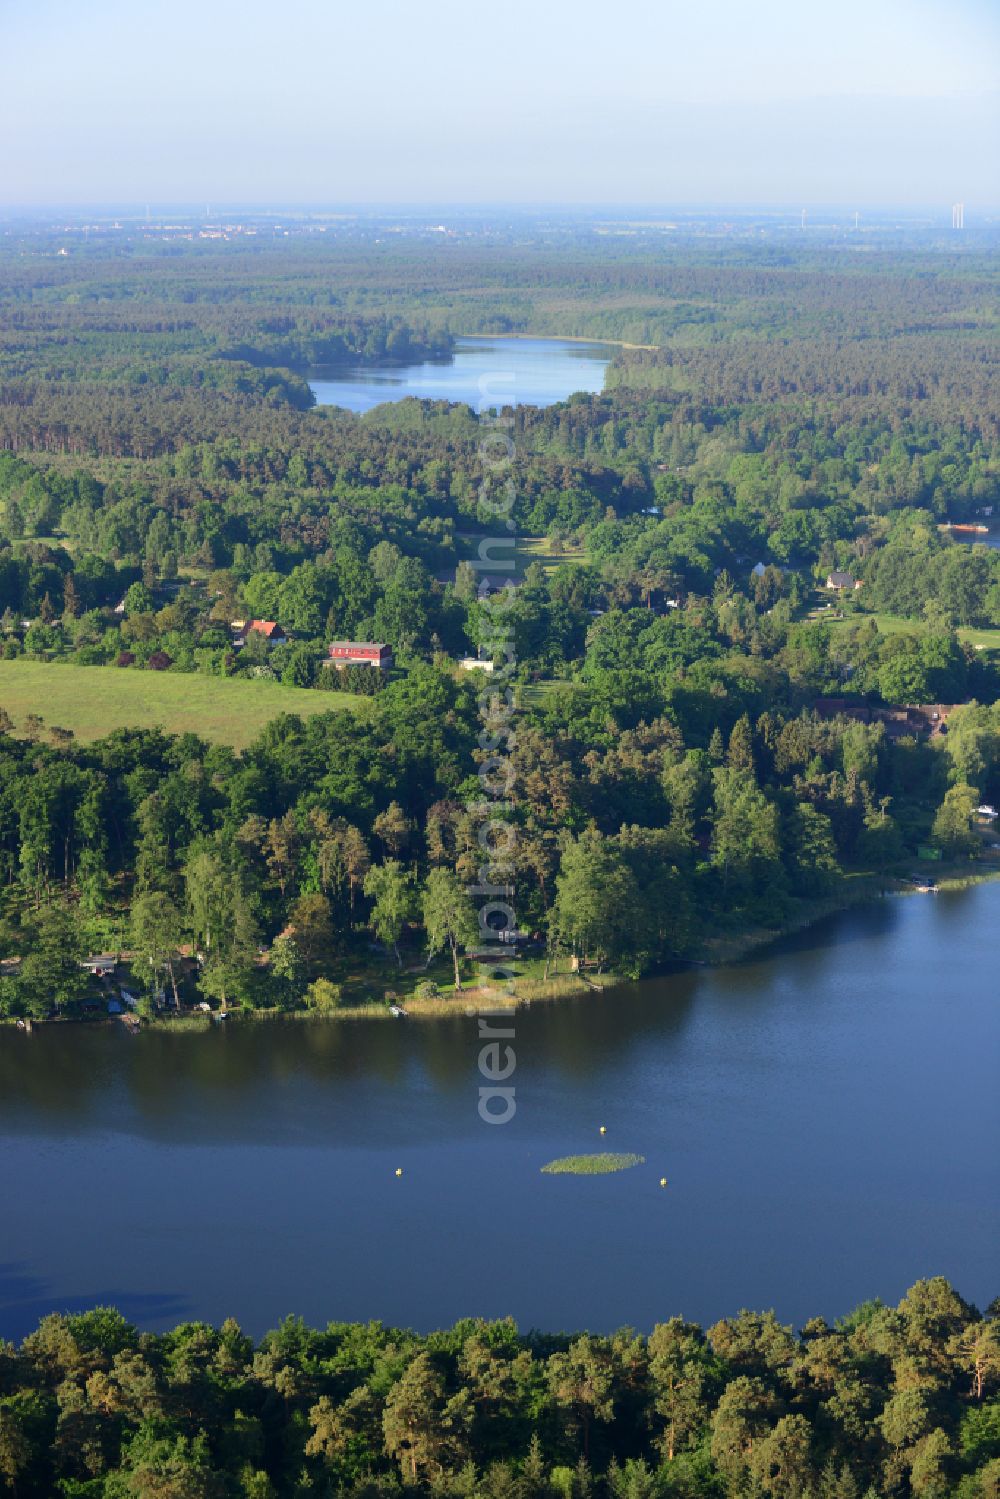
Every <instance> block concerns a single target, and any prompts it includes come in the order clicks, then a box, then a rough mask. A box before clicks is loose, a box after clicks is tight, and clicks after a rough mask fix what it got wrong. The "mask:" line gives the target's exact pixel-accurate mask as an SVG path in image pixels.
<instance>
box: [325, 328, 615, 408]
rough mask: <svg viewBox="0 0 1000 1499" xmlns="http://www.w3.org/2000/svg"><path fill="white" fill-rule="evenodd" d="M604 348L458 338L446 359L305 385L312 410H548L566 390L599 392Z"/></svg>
mask: <svg viewBox="0 0 1000 1499" xmlns="http://www.w3.org/2000/svg"><path fill="white" fill-rule="evenodd" d="M611 355H612V350H611V349H610V348H609V347H608V346H607V345H606V344H598V343H593V344H591V343H574V342H571V341H570V340H568V339H564V338H459V339H456V340H455V352H454V355H452V356H451V357H450V358H447V359H440V360H436V359H429V360H426V361H425V362H424V363H423V364H402V365H400V364H396V365H381V366H380V365H371V364H352V365H345V366H344V367H342V368H336V369H334V368H328V369H324V370H314V371H313V372H312V375H311V377H310V380H309V384H310V386H311V388H312V390H313V391H314V392H315V395H316V400H317V403H318V404H319V405H320V406H345V407H347V409H348V410H349V411H370V410H371V409H372V407H373V406H381V405H382V404H383V402H385V401H402V400H403V399H404V397H406V396H419V397H421V398H422V399H426V400H431V401H464V402H465V403H466V404H467V405H469V406H471V407H472V408H473V410H475V411H480V410H483V411H485V410H488V409H489V408H490V407H492V406H552V405H554V404H555V402H556V401H565V400H566V398H567V396H571V395H572V394H573V392H574V391H578V390H586V391H600V390H603V388H604V371H605V369H606V368H607V366H608V364H609V362H610V360H611Z"/></svg>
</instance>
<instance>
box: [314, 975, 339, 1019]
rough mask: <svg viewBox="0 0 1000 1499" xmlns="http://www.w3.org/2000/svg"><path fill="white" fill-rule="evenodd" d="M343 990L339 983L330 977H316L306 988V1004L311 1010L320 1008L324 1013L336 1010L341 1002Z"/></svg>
mask: <svg viewBox="0 0 1000 1499" xmlns="http://www.w3.org/2000/svg"><path fill="white" fill-rule="evenodd" d="M342 993H343V991H342V989H341V986H340V985H339V984H334V983H332V982H331V980H330V979H315V980H314V981H313V982H312V983H311V984H310V985H309V987H308V989H307V990H306V1004H307V1005H308V1006H309V1008H310V1010H318V1011H319V1012H320V1013H324V1012H326V1011H328V1010H335V1009H336V1008H337V1007H338V1005H339V1004H340V1000H341V995H342Z"/></svg>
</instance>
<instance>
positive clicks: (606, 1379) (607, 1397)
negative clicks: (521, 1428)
mask: <svg viewBox="0 0 1000 1499" xmlns="http://www.w3.org/2000/svg"><path fill="white" fill-rule="evenodd" d="M546 1372H547V1376H548V1382H549V1390H550V1391H551V1394H552V1399H553V1400H554V1401H555V1403H556V1405H557V1406H561V1407H562V1408H563V1409H564V1410H567V1411H569V1412H570V1413H571V1415H572V1418H573V1421H574V1424H575V1425H576V1426H577V1427H578V1429H579V1430H580V1433H581V1436H582V1441H583V1456H584V1457H585V1458H586V1459H588V1460H589V1458H590V1433H591V1429H592V1427H593V1423H594V1422H595V1421H611V1420H612V1419H613V1418H614V1393H615V1392H614V1378H613V1369H612V1363H611V1356H610V1353H609V1351H608V1349H607V1348H606V1346H605V1345H604V1344H603V1343H602V1342H601V1341H600V1340H599V1339H598V1338H592V1337H586V1336H585V1337H582V1338H576V1339H574V1341H573V1342H572V1343H571V1344H570V1346H569V1348H568V1349H567V1351H566V1352H565V1353H553V1354H552V1355H550V1357H549V1361H548V1368H547V1371H546Z"/></svg>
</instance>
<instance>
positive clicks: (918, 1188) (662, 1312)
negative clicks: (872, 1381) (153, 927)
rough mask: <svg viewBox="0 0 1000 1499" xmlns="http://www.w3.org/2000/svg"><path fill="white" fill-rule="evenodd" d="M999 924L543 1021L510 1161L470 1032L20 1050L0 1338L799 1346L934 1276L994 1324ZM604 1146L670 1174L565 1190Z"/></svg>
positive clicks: (386, 1027)
mask: <svg viewBox="0 0 1000 1499" xmlns="http://www.w3.org/2000/svg"><path fill="white" fill-rule="evenodd" d="M998 914H1000V886H994V885H987V886H980V887H978V888H975V889H972V890H969V891H965V892H960V893H956V894H942V895H940V896H938V897H936V898H931V897H921V896H912V897H907V898H904V899H898V900H891V901H884V902H881V903H878V904H875V905H872V906H869V907H866V908H859V909H857V910H854V911H852V912H849V913H846V914H844V915H842V916H840V917H837V918H833V919H831V920H830V921H828V922H825V923H823V924H822V925H820V926H818V927H816V928H813V929H811V930H810V931H807V932H803V933H800V934H798V935H797V936H795V937H793V938H789V939H788V940H786V941H785V942H783V943H781V944H780V945H779V946H778V947H776V948H774V949H771V950H770V951H768V952H766V953H759V954H757V955H756V956H755V957H754V958H752V959H751V960H749V961H748V962H746V963H743V964H740V965H738V966H736V967H732V968H728V969H719V970H709V969H688V970H685V971H684V972H681V973H676V974H672V975H670V976H667V977H664V978H662V979H658V980H655V981H650V982H646V983H642V984H634V985H629V986H625V987H623V988H621V989H618V990H615V991H613V992H610V993H608V994H606V995H603V996H597V995H593V994H588V995H586V996H581V997H580V998H578V999H573V1000H569V1001H565V1002H560V1003H553V1004H542V1005H537V1006H535V1007H534V1008H533V1009H532V1010H531V1011H528V1012H521V1013H519V1014H518V1016H517V1019H516V1032H517V1035H516V1041H515V1046H516V1051H517V1073H516V1085H517V1102H518V1110H517V1114H516V1117H515V1118H514V1120H513V1121H512V1122H511V1124H509V1125H508V1126H505V1127H503V1128H490V1127H489V1126H486V1125H484V1124H483V1123H482V1122H481V1120H480V1118H479V1115H478V1112H477V1107H476V1105H477V1098H478V1095H477V1089H478V1085H479V1081H480V1079H479V1074H478V1072H477V1068H476V1058H477V1054H478V1049H479V1041H478V1035H477V1027H476V1022H475V1020H474V1019H472V1018H470V1017H467V1016H465V1015H464V1014H457V1015H456V1016H455V1017H454V1018H452V1019H448V1020H443V1021H433V1022H432V1021H425V1022H421V1021H417V1020H411V1021H409V1022H405V1023H397V1022H389V1021H385V1022H383V1021H351V1022H340V1023H336V1022H323V1021H299V1020H294V1019H287V1020H276V1021H274V1022H268V1023H261V1024H245V1025H244V1024H239V1023H236V1024H233V1025H232V1026H231V1027H229V1028H226V1027H221V1026H217V1027H213V1028H212V1029H211V1030H209V1031H207V1032H204V1033H191V1032H178V1033H171V1032H169V1031H156V1032H145V1033H143V1034H142V1035H140V1036H138V1037H136V1038H132V1037H130V1036H128V1035H127V1034H126V1033H125V1032H124V1031H123V1030H122V1029H121V1028H120V1027H112V1026H103V1025H100V1026H99V1025H94V1026H89V1027H88V1026H75V1027H48V1028H45V1027H42V1028H39V1029H36V1031H35V1032H34V1033H33V1034H32V1035H30V1036H25V1035H23V1034H21V1033H16V1032H12V1031H10V1030H5V1031H3V1032H0V1196H2V1200H3V1201H4V1203H5V1204H14V1211H13V1212H10V1211H8V1212H7V1213H6V1214H5V1215H4V1218H3V1220H2V1221H3V1229H2V1239H0V1261H2V1262H7V1264H8V1270H7V1275H6V1278H5V1279H3V1280H0V1335H3V1334H4V1333H7V1334H8V1335H9V1333H10V1331H11V1329H12V1328H13V1327H14V1325H15V1324H16V1325H17V1326H18V1327H21V1326H23V1324H24V1322H25V1319H27V1321H28V1322H30V1321H31V1320H32V1319H33V1318H34V1317H35V1316H36V1315H37V1313H38V1311H39V1310H40V1309H44V1308H46V1307H51V1306H63V1305H71V1304H72V1305H83V1304H86V1303H87V1302H89V1301H90V1300H92V1299H94V1298H95V1297H98V1296H99V1297H101V1298H102V1299H114V1300H115V1301H117V1302H118V1304H120V1305H122V1306H123V1308H124V1309H125V1310H126V1311H127V1312H128V1313H129V1315H134V1316H136V1317H137V1318H138V1319H139V1320H141V1321H143V1322H145V1323H148V1324H149V1325H162V1324H164V1323H165V1322H169V1321H170V1320H171V1319H174V1320H176V1319H177V1318H178V1317H180V1316H182V1315H183V1316H188V1315H196V1316H203V1317H206V1318H216V1319H218V1318H220V1317H222V1316H224V1315H226V1314H228V1313H233V1314H235V1315H236V1316H238V1317H239V1318H241V1319H242V1320H243V1321H244V1322H245V1323H246V1324H247V1326H248V1327H250V1328H251V1329H253V1330H260V1329H262V1328H264V1327H265V1326H268V1325H271V1324H273V1323H274V1322H275V1321H276V1320H277V1319H278V1318H279V1317H281V1316H283V1315H284V1314H285V1313H286V1312H288V1311H298V1312H301V1313H302V1314H303V1315H305V1316H306V1317H307V1318H309V1319H311V1320H313V1321H319V1322H325V1321H326V1320H328V1319H330V1318H340V1317H349V1318H355V1317H356V1318H367V1317H372V1316H375V1317H382V1318H384V1319H385V1320H388V1321H394V1322H399V1323H409V1324H413V1325H417V1326H422V1327H428V1326H433V1325H440V1324H442V1323H448V1322H451V1321H454V1320H455V1319H456V1318H457V1317H459V1316H460V1315H468V1314H475V1313H480V1314H484V1315H504V1314H508V1313H510V1314H512V1315H514V1316H515V1317H516V1318H517V1319H518V1320H519V1322H520V1323H521V1324H522V1325H524V1326H529V1325H536V1326H546V1327H558V1326H563V1327H572V1326H581V1325H584V1324H589V1325H591V1326H595V1327H602V1328H607V1327H612V1326H615V1325H619V1324H622V1323H626V1322H630V1323H634V1324H636V1325H638V1326H649V1325H650V1324H651V1323H652V1322H653V1321H655V1320H656V1319H657V1318H662V1317H665V1316H668V1315H671V1314H673V1313H675V1312H682V1313H684V1314H685V1315H688V1316H693V1317H697V1318H699V1319H701V1320H711V1319H713V1318H714V1317H716V1316H718V1315H719V1314H721V1313H722V1312H724V1311H731V1310H733V1309H735V1308H736V1307H739V1306H742V1305H757V1306H762V1305H763V1306H767V1305H775V1306H776V1307H777V1309H778V1310H779V1312H780V1313H781V1315H782V1316H783V1317H785V1318H787V1319H788V1320H801V1319H802V1318H804V1317H805V1316H807V1315H809V1314H811V1313H814V1312H817V1311H820V1312H823V1313H825V1314H826V1315H828V1316H831V1317H832V1316H835V1315H837V1314H839V1313H841V1312H843V1311H845V1310H846V1309H848V1308H849V1307H850V1306H852V1305H854V1304H855V1303H856V1302H857V1301H859V1300H861V1299H863V1298H864V1297H865V1296H869V1295H881V1296H883V1297H885V1298H886V1299H887V1300H888V1299H895V1298H897V1297H898V1295H899V1294H900V1293H901V1291H902V1290H903V1289H905V1287H906V1285H907V1284H908V1283H910V1282H911V1281H912V1280H914V1279H916V1278H917V1277H918V1276H920V1275H925V1274H936V1273H943V1274H946V1275H949V1276H950V1277H951V1278H952V1279H953V1280H954V1281H955V1282H956V1284H957V1285H958V1286H959V1287H960V1289H961V1290H962V1291H963V1292H964V1294H966V1295H967V1296H970V1297H972V1298H973V1299H979V1300H980V1301H982V1302H985V1301H988V1300H989V1298H990V1297H991V1296H992V1295H994V1294H995V1289H996V1288H995V1285H994V1284H993V1279H994V1276H995V1268H996V1267H995V1263H994V1254H993V1247H992V1246H993V1245H994V1244H995V1243H996V1242H997V1238H998V1230H1000V1215H998V1211H997V1192H996V1187H997V1185H998V1179H997V1164H996V1162H997V1150H996V1146H997V1143H998V1139H1000V1103H998V1090H997V1089H996V1086H995V1082H996V1075H997V1064H998V1062H1000V1041H998V1028H997V1023H996V982H995V970H994V956H993V939H992V933H993V931H994V930H995V926H996V920H997V916H998ZM959 1121H960V1126H959V1123H958V1122H959ZM601 1123H603V1124H606V1125H607V1127H608V1136H607V1139H606V1143H607V1144H609V1145H611V1146H613V1147H614V1148H618V1149H623V1150H635V1151H636V1152H638V1153H640V1154H642V1155H644V1156H645V1157H646V1159H647V1165H646V1166H645V1167H643V1168H638V1169H637V1170H635V1171H633V1172H628V1173H623V1174H622V1175H621V1176H620V1177H608V1178H574V1177H564V1178H554V1177H543V1176H542V1175H541V1174H540V1172H539V1167H540V1166H541V1165H542V1164H543V1163H544V1162H545V1161H546V1160H548V1159H550V1158H552V1157H553V1156H556V1155H565V1154H570V1153H573V1152H576V1151H580V1150H589V1149H594V1148H598V1143H599V1136H598V1134H597V1130H598V1126H599V1124H601ZM397 1166H403V1167H404V1168H405V1170H404V1176H403V1178H402V1179H397V1178H396V1177H395V1168H396V1167H397ZM661 1175H665V1176H667V1177H668V1178H669V1180H670V1188H669V1190H668V1191H667V1192H661V1191H660V1190H659V1188H658V1186H657V1185H656V1184H657V1182H658V1179H659V1177H660V1176H661ZM10 1267H13V1268H10ZM18 1277H21V1278H22V1279H21V1280H18Z"/></svg>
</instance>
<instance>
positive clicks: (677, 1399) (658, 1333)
mask: <svg viewBox="0 0 1000 1499" xmlns="http://www.w3.org/2000/svg"><path fill="white" fill-rule="evenodd" d="M712 1369H713V1360H712V1354H711V1350H710V1349H709V1348H708V1346H707V1344H706V1342H705V1336H704V1334H703V1332H702V1331H701V1328H700V1327H697V1326H695V1324H694V1323H691V1322H685V1321H684V1320H683V1319H682V1318H680V1317H672V1318H671V1319H670V1321H669V1322H661V1323H659V1324H658V1325H657V1326H656V1327H654V1328H653V1331H652V1333H651V1334H650V1338H649V1373H650V1381H651V1384H652V1388H653V1399H654V1404H655V1409H656V1413H657V1415H658V1416H660V1417H661V1418H662V1420H663V1423H664V1424H663V1436H662V1443H663V1452H664V1456H665V1457H666V1459H667V1461H668V1462H672V1461H673V1459H674V1457H675V1456H676V1454H677V1451H678V1449H679V1448H682V1447H686V1446H687V1445H688V1443H689V1442H691V1441H692V1439H693V1438H694V1437H695V1436H696V1435H697V1433H698V1432H699V1430H700V1428H701V1427H702V1425H703V1423H704V1421H705V1419H706V1415H707V1409H706V1405H707V1401H706V1397H707V1395H708V1393H709V1391H710V1389H711V1386H712V1383H713V1379H712Z"/></svg>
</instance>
